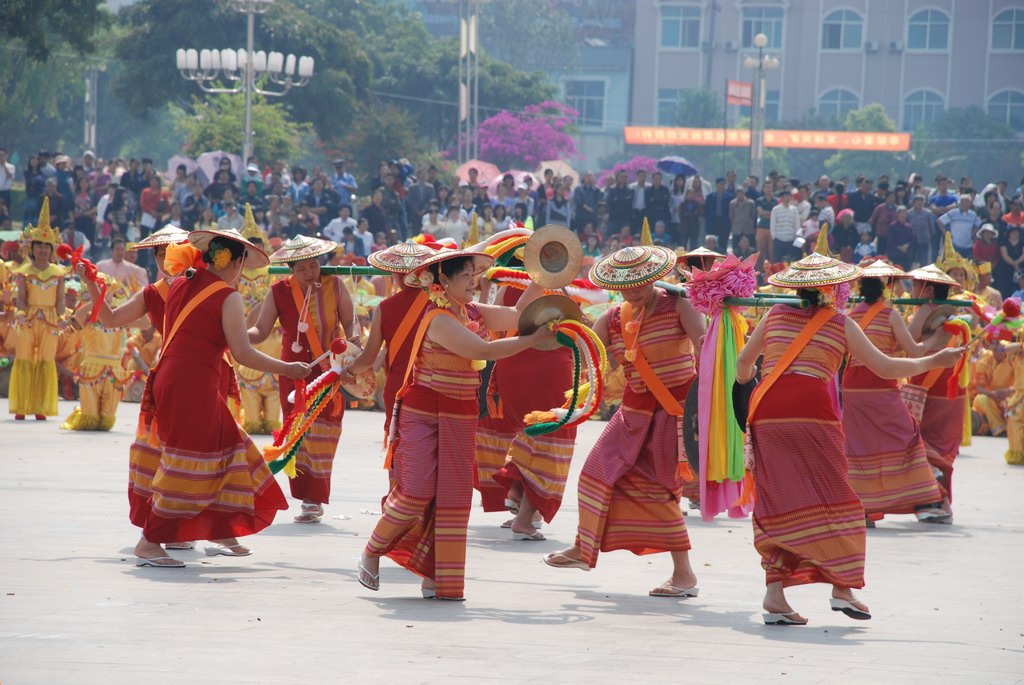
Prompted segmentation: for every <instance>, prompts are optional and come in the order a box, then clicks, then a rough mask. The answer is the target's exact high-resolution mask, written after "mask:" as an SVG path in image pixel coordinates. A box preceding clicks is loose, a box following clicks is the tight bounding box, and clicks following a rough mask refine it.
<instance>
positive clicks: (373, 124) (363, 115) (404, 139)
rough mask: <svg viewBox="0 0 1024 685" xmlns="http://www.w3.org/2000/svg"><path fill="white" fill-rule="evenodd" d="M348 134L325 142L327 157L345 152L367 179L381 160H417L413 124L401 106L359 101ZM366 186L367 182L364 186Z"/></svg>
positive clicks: (372, 100)
mask: <svg viewBox="0 0 1024 685" xmlns="http://www.w3.org/2000/svg"><path fill="white" fill-rule="evenodd" d="M356 112H357V114H356V118H355V121H354V122H353V123H352V126H351V127H350V128H349V131H348V134H346V135H345V137H344V138H342V139H341V140H340V141H337V142H329V143H325V145H324V148H325V153H326V156H336V155H339V154H340V155H344V156H345V157H347V158H348V159H350V160H351V161H352V162H353V164H352V167H353V168H354V169H355V170H356V172H357V173H360V174H361V175H363V176H364V177H366V178H369V177H370V176H372V175H373V174H374V173H376V171H377V165H378V164H380V162H382V161H385V160H389V159H401V158H402V157H407V158H409V159H412V160H414V161H415V160H417V158H418V156H419V153H420V152H421V150H422V147H423V146H422V145H421V144H420V141H419V139H418V138H417V137H416V126H415V123H414V121H413V119H412V117H411V116H410V115H409V113H408V112H406V111H405V109H404V108H402V107H398V106H396V105H392V104H389V103H386V102H380V101H378V100H374V99H371V100H369V101H367V102H364V103H359V104H358V105H357V109H356ZM363 187H364V188H368V187H369V185H368V184H367V185H364V186H363Z"/></svg>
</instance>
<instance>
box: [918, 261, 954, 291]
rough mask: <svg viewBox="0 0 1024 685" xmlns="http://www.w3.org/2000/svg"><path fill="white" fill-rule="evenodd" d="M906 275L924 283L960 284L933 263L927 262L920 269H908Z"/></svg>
mask: <svg viewBox="0 0 1024 685" xmlns="http://www.w3.org/2000/svg"><path fill="white" fill-rule="evenodd" d="M907 275H908V276H910V277H911V278H913V279H914V280H915V281H923V282H924V283H939V284H944V285H952V286H959V285H960V284H959V283H957V282H956V279H955V278H953V277H952V276H950V275H949V274H947V273H946V272H945V271H943V270H942V269H940V268H939V267H937V266H935V265H934V264H929V265H927V266H922V267H921V268H920V269H914V270H913V271H909V272H907Z"/></svg>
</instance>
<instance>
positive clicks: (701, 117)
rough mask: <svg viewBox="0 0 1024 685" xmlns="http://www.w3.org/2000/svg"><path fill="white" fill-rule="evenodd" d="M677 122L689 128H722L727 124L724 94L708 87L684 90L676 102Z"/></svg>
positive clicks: (678, 124)
mask: <svg viewBox="0 0 1024 685" xmlns="http://www.w3.org/2000/svg"><path fill="white" fill-rule="evenodd" d="M675 123H676V125H677V126H686V127H687V128H721V127H722V126H724V125H725V109H724V108H723V105H722V96H721V95H720V94H719V93H714V92H712V91H710V90H708V89H707V88H694V89H687V90H684V91H683V94H682V97H681V98H680V99H679V102H678V103H677V104H676V111H675Z"/></svg>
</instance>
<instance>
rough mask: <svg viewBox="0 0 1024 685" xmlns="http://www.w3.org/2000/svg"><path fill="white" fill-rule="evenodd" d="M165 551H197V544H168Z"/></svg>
mask: <svg viewBox="0 0 1024 685" xmlns="http://www.w3.org/2000/svg"><path fill="white" fill-rule="evenodd" d="M164 548H165V549H195V548H196V543H195V542H168V543H167V544H165V545H164Z"/></svg>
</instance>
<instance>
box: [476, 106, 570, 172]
mask: <svg viewBox="0 0 1024 685" xmlns="http://www.w3.org/2000/svg"><path fill="white" fill-rule="evenodd" d="M577 117H579V112H577V111H576V110H574V109H572V108H571V107H568V106H566V105H564V104H562V103H561V102H554V101H551V100H548V101H546V102H542V103H540V104H539V105H528V106H527V107H524V108H523V111H522V112H519V113H512V112H508V111H502V112H498V113H497V114H495V115H494V116H493V117H490V118H488V119H485V120H484V121H481V122H480V127H479V130H478V136H479V143H480V159H483V160H485V161H488V162H491V163H492V164H495V165H497V166H498V168H499V169H525V170H532V169H535V168H536V167H537V166H538V165H539V164H540V163H541V162H543V161H545V160H548V159H568V158H571V157H579V152H578V151H577V149H576V141H575V140H573V137H572V134H573V133H575V130H576V126H575V121H576V118H577Z"/></svg>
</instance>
